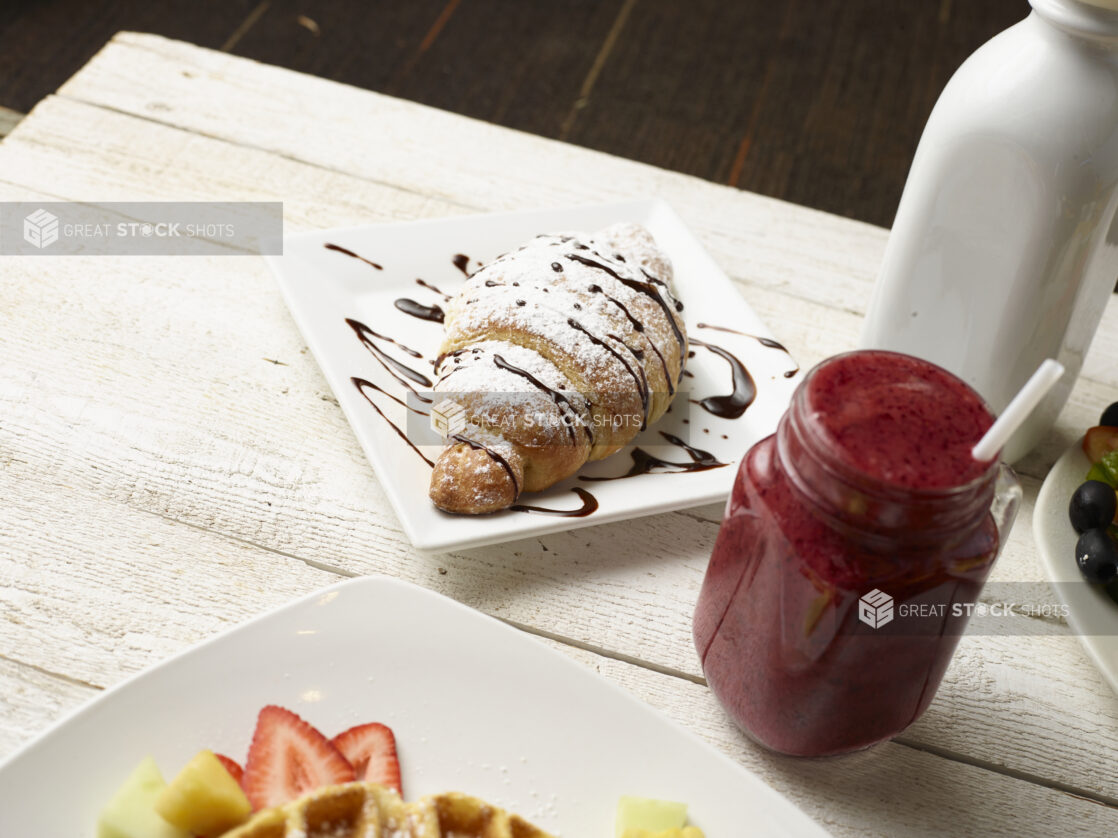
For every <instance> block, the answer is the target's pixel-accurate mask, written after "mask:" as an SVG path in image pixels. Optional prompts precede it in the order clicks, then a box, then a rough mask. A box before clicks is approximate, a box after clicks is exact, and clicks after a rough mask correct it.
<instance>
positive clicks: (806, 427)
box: [782, 349, 1001, 503]
mask: <svg viewBox="0 0 1118 838" xmlns="http://www.w3.org/2000/svg"><path fill="white" fill-rule="evenodd" d="M868 353H872V354H877V355H893V356H897V357H901V358H910V359H915V360H917V361H919V362H921V363H925V364H929V365H931V366H933V367H936V368H937V369H939V370H941V371H943V372H944V373H945V374H947V375H949V376H951V377H952V378H954V379H956V380H957V381H959V382H960V383H962V384H963V385H965V386H966V387H967V389H968V390H970V391H971V392H972V393H974V395H975V397H976V398H977V399H978V400H979V401H980V402H981V403H982V405H983V406H984V407H985V408H986V410H988V411H989V412H990V415H991V416H992V415H994V412H993V411H992V410H991V409H990V405H989V404H987V402H986V400H985V399H983V398H982V396H981V394H979V393H978V392H977V391H976V390H975V389H974V388H973V387H971V386H970V385H969V384H967V383H966V382H965V381H963V379H961V378H959V377H958V376H957V375H955V374H954V373H952V372H950V371H949V370H946V369H944V368H943V367H940V366H939V365H938V364H935V363H933V362H931V361H927V360H925V359H923V358H919V357H917V356H915V355H909V354H907V353H904V352H895V351H892V350H888V349H855V350H851V351H849V352H842V353H839V354H838V355H832V356H830V357H828V358H826V359H824V360H822V361H820V362H819V363H818V364H816V365H815V366H814V367H812V368H811V369H810V370H808V372H807V374H806V375H804V377H803V379H802V380H801V381H800V384H799V386H798V387H797V388H796V390H795V392H794V393H793V394H792V403H791V405H790V406H789V408H788V411H787V413H786V414H785V420H782V421H794V420H793V413H796V414H802V415H804V416H808V415H810V413H809V411H808V404H807V397H808V396H807V393H808V389H809V385H810V383H811V381H812V379H813V378H814V377H815V375H816V374H817V373H818V372H819V371H820V370H821V369H823V368H824V367H826V366H828V365H830V364H831V363H833V362H836V361H838V360H840V359H842V358H849V357H851V356H853V355H863V354H868ZM796 424H797V425H798V426H799V429H800V432H801V434H802V437H803V439H804V441H805V443H807V444H808V447H809V448H810V451H811V454H812V455H813V456H814V457H815V459H816V460H817V462H818V465H819V466H820V467H821V468H822V469H823V470H824V471H826V472H827V473H829V474H831V475H833V476H834V477H835V478H836V479H838V480H841V481H842V482H844V483H847V484H849V485H851V486H852V487H853V488H857V489H858V490H859V491H862V492H866V493H867V494H875V495H878V496H880V497H891V498H899V497H901V496H904V497H908V498H910V499H911V498H915V499H920V500H923V501H928V502H934V501H937V500H942V501H943V502H945V503H946V502H948V501H950V500H951V499H953V498H964V497H967V496H973V495H974V494H975V493H976V492H978V491H980V490H981V489H982V488H983V487H984V485H985V484H987V483H989V484H993V482H994V481H995V480H996V479H997V475H998V469H999V467H1000V465H1001V452H1000V451H999V452H998V455H997V456H995V457H994V459H992V460H991V461H990V462H989V464H988V465H987V466H986V469H985V470H984V471H983V472H982V473H981V474H979V475H977V476H976V477H974V478H972V479H971V480H968V481H967V482H965V483H959V484H956V485H953V486H936V487H918V486H906V485H904V484H903V483H897V482H894V481H891V480H887V479H885V478H883V477H879V476H877V475H874V474H870V473H869V472H867V471H866V470H864V469H861V468H859V467H857V466H855V465H853V464H851V463H849V462H847V461H846V460H844V459H841V458H840V457H838V456H837V453H836V452H837V450H838V448H837V446H834V445H833V443H831V442H830V440H827V439H825V438H824V435H823V434H822V433H821V432H820V430H819V428H818V426H817V424H816V423H813V422H796Z"/></svg>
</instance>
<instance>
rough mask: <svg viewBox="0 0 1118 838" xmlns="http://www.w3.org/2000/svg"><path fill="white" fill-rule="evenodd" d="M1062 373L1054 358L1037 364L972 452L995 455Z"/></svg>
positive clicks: (985, 457)
mask: <svg viewBox="0 0 1118 838" xmlns="http://www.w3.org/2000/svg"><path fill="white" fill-rule="evenodd" d="M1063 374H1064V365H1063V364H1061V363H1060V362H1059V361H1054V360H1052V359H1051V358H1049V359H1048V360H1047V361H1045V362H1044V363H1043V364H1041V365H1040V366H1039V367H1037V371H1036V372H1034V373H1033V375H1032V378H1030V379H1029V380H1028V381H1027V382H1025V386H1024V387H1022V388H1021V390H1020V391H1019V392H1018V393H1017V395H1016V396H1014V397H1013V401H1011V402H1010V403H1009V404H1008V405H1006V408H1005V410H1003V411H1002V415H1001V416H999V417H998V419H997V421H996V422H994V424H993V425H991V426H990V429H989V430H988V431H986V434H985V435H984V436H983V437H982V439H980V440H979V441H978V443H977V444H976V445H975V446H974V448H972V449H971V452H970V453H971V456H972V457H974V458H975V459H976V460H978V462H980V463H985V462H989V461H990V460H992V459H994V457H996V456H997V455H998V452H999V451H1001V450H1002V448H1004V447H1005V444H1006V443H1007V442H1008V441H1009V438H1010V437H1011V436H1013V433H1014V431H1016V430H1017V429H1018V428H1019V427H1021V423H1022V422H1024V421H1025V420H1026V419H1027V418H1028V417H1029V414H1030V413H1032V412H1033V408H1034V407H1036V406H1037V405H1038V404H1040V400H1041V399H1043V398H1044V397H1045V395H1046V394H1047V393H1048V391H1049V390H1051V389H1052V385H1053V384H1055V383H1056V382H1057V381H1059V380H1060V378H1061V377H1062V376H1063Z"/></svg>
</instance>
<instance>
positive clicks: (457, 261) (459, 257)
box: [450, 253, 470, 276]
mask: <svg viewBox="0 0 1118 838" xmlns="http://www.w3.org/2000/svg"><path fill="white" fill-rule="evenodd" d="M450 261H451V262H453V263H454V267H456V268H458V270H460V271H461V272H462V273H463V274H465V275H466V276H469V275H470V271H469V268H468V267H467V266H468V265H469V264H470V257H469V256H467V255H466V254H465V253H455V254H454V258H453V259H451V260H450Z"/></svg>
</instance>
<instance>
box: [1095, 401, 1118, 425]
mask: <svg viewBox="0 0 1118 838" xmlns="http://www.w3.org/2000/svg"><path fill="white" fill-rule="evenodd" d="M1099 424H1100V425H1110V426H1111V427H1118V402H1115V403H1114V404H1112V405H1111V406H1110V407H1108V408H1107V409H1106V410H1104V411H1103V412H1102V417H1101V418H1100V419H1099Z"/></svg>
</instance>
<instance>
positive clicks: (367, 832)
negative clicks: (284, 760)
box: [222, 783, 553, 838]
mask: <svg viewBox="0 0 1118 838" xmlns="http://www.w3.org/2000/svg"><path fill="white" fill-rule="evenodd" d="M222 838H553V836H551V835H549V834H548V833H546V832H544V831H543V830H541V829H537V828H536V827H534V826H532V824H530V823H528V822H527V821H526V820H524V819H523V818H521V817H520V816H519V815H512V814H509V813H508V812H505V811H504V810H503V809H499V808H497V807H496V806H491V805H489V804H488V803H486V802H484V801H482V800H478V799H477V798H476V797H470V796H468V795H465V794H460V793H458V792H447V793H444V794H433V795H428V796H427V797H421V798H420V799H419V800H416V801H414V802H412V803H405V802H404V801H403V800H401V799H400V796H399V795H397V794H396V792H394V791H393V790H392V789H388V788H385V787H384V786H380V785H377V784H375V783H346V784H344V785H340V786H328V787H326V788H321V789H316V790H315V791H313V792H311V793H310V794H308V795H306V796H305V797H301V798H299V799H298V800H295V801H292V802H291V803H288V804H286V805H284V806H277V807H276V808H274V809H265V810H263V811H261V812H258V813H257V814H255V815H254V816H253V817H252V818H251V819H250V820H248V821H247V822H245V823H243V824H241V825H240V826H238V827H237V828H236V829H233V830H231V831H229V832H226V833H225V834H224V835H223V836H222Z"/></svg>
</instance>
